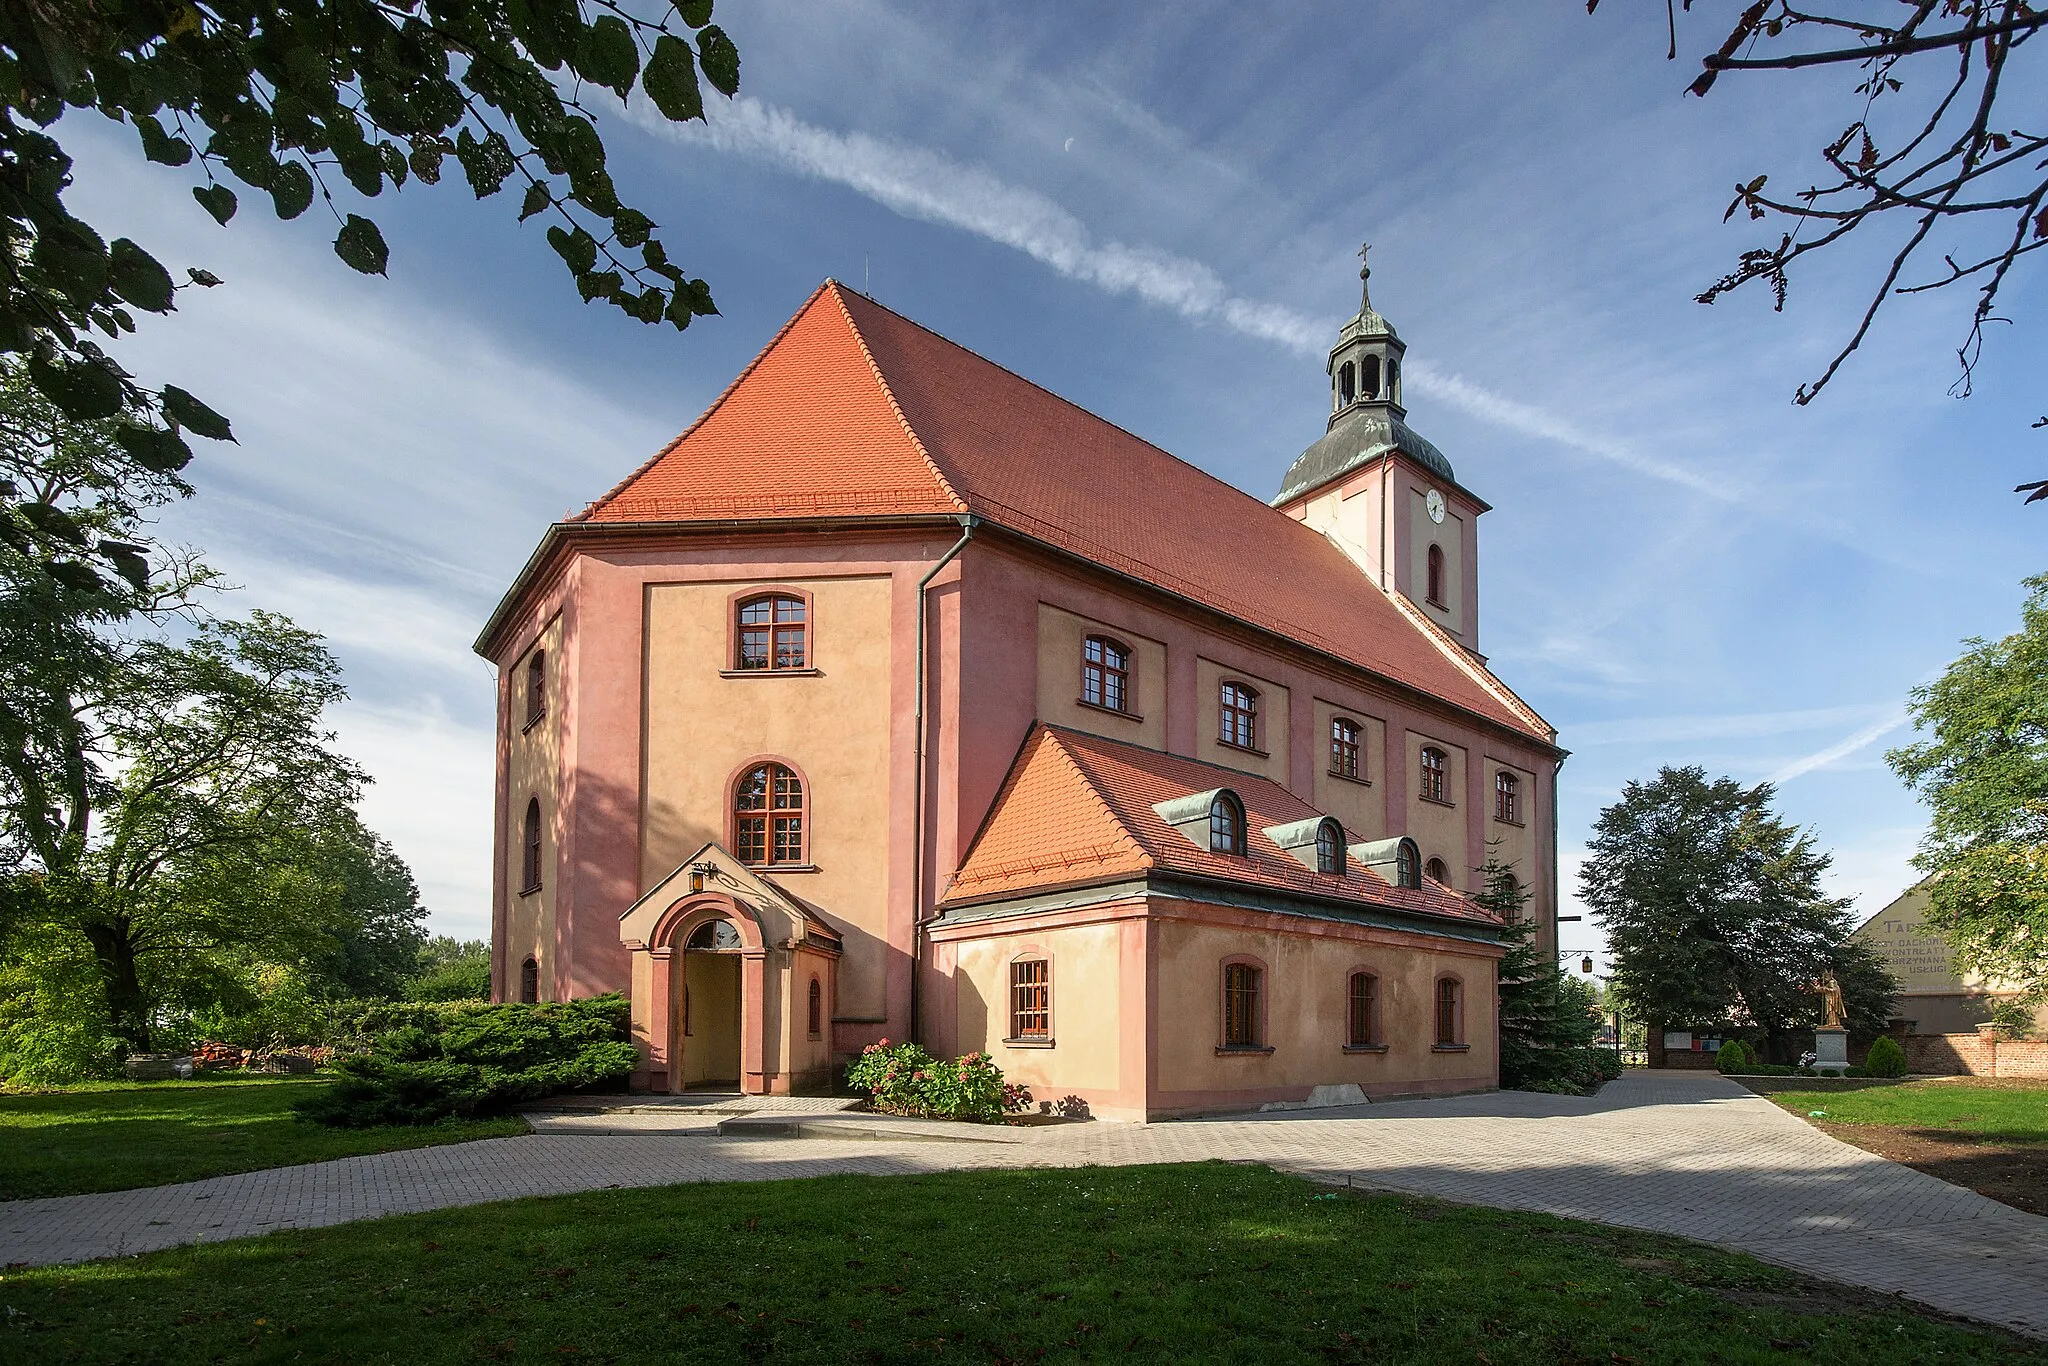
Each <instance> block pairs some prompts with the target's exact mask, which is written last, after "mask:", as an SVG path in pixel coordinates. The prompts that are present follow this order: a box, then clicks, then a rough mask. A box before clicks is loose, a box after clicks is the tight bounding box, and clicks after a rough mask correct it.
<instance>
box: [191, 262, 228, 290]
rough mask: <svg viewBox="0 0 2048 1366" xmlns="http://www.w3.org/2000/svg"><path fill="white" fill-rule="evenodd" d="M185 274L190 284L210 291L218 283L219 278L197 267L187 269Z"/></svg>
mask: <svg viewBox="0 0 2048 1366" xmlns="http://www.w3.org/2000/svg"><path fill="white" fill-rule="evenodd" d="M185 274H186V275H188V276H190V277H191V279H192V283H193V284H195V285H198V286H199V287H200V288H201V289H212V288H213V287H214V286H215V285H217V284H219V283H220V276H218V275H215V274H214V273H213V272H212V271H210V270H201V269H200V268H199V267H198V266H192V267H189V268H188V269H187V270H186V271H185Z"/></svg>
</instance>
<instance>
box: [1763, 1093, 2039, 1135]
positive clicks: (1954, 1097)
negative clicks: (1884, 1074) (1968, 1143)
mask: <svg viewBox="0 0 2048 1366" xmlns="http://www.w3.org/2000/svg"><path fill="white" fill-rule="evenodd" d="M1743 1080H1744V1081H1745V1082H1754V1081H1756V1080H1757V1079H1756V1078H1753V1077H1745V1078H1743ZM1773 1080H1775V1079H1773ZM1780 1084H1781V1085H1782V1084H1783V1083H1780ZM1753 1089H1756V1090H1759V1091H1763V1092H1764V1094H1766V1095H1768V1096H1769V1097H1770V1098H1771V1099H1772V1100H1774V1101H1776V1102H1777V1103H1778V1104H1780V1105H1782V1106H1784V1107H1785V1108H1786V1109H1788V1110H1790V1111H1791V1112H1792V1113H1794V1114H1796V1115H1799V1116H1802V1117H1805V1116H1808V1115H1810V1114H1812V1112H1813V1111H1815V1110H1825V1111H1826V1112H1827V1114H1826V1115H1825V1118H1826V1119H1827V1121H1828V1122H1829V1123H1831V1124H1881V1125H1884V1126H1886V1127H1888V1128H1894V1129H1948V1130H1954V1131H1956V1132H1958V1133H1964V1134H1971V1135H1974V1136H1976V1137H1977V1138H1980V1139H1985V1140H1988V1141H1991V1142H1996V1143H2048V1082H2028V1083H2013V1082H2004V1083H1997V1082H1992V1083H1986V1082H1981V1081H1978V1082H1972V1081H1909V1082H1901V1083H1893V1084H1885V1083H1881V1084H1878V1085H1874V1086H1866V1087H1861V1088H1858V1089H1856V1090H1827V1091H1823V1090H1818V1089H1813V1090H1796V1089H1785V1090H1780V1089H1778V1087H1776V1086H1773V1087H1770V1088H1768V1089H1766V1088H1764V1087H1761V1086H1758V1087H1754V1088H1753Z"/></svg>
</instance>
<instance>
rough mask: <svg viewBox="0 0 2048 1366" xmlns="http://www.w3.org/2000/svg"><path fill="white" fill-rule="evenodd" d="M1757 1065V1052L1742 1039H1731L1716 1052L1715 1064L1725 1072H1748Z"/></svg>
mask: <svg viewBox="0 0 2048 1366" xmlns="http://www.w3.org/2000/svg"><path fill="white" fill-rule="evenodd" d="M1755 1065H1756V1054H1754V1053H1752V1052H1750V1050H1749V1045H1748V1044H1746V1043H1744V1042H1743V1041H1742V1040H1740V1039H1730V1040H1728V1042H1726V1043H1724V1044H1722V1045H1721V1051H1720V1052H1718V1053H1716V1054H1714V1066H1716V1067H1718V1068H1720V1069H1721V1071H1723V1072H1730V1073H1732V1072H1746V1071H1748V1070H1749V1069H1750V1068H1751V1067H1753V1066H1755Z"/></svg>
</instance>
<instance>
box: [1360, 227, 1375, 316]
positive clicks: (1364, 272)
mask: <svg viewBox="0 0 2048 1366" xmlns="http://www.w3.org/2000/svg"><path fill="white" fill-rule="evenodd" d="M1371 250H1372V243H1370V242H1364V243H1361V244H1360V245H1359V248H1358V311H1359V312H1361V313H1364V312H1368V311H1370V310H1371V308H1372V266H1371V265H1369V264H1368V263H1367V262H1366V259H1365V254H1366V253H1367V252H1369V251H1371Z"/></svg>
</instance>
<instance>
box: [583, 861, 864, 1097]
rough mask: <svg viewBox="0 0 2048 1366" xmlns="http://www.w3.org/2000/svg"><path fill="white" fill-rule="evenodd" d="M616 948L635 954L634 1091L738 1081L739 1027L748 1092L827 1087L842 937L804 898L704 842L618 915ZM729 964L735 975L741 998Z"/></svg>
mask: <svg viewBox="0 0 2048 1366" xmlns="http://www.w3.org/2000/svg"><path fill="white" fill-rule="evenodd" d="M728 927H729V928H728ZM619 940H620V942H621V943H623V944H624V945H625V946H626V948H627V949H629V950H630V951H631V953H632V964H633V967H632V983H633V986H632V1008H633V1041H634V1043H636V1044H637V1045H638V1046H639V1048H640V1055H641V1067H640V1069H639V1070H638V1071H636V1072H635V1073H634V1075H633V1085H634V1086H635V1087H636V1088H644V1089H647V1090H654V1091H674V1092H680V1091H682V1090H684V1089H685V1088H686V1087H688V1086H690V1085H693V1084H717V1083H721V1082H723V1083H726V1084H730V1083H731V1082H732V1081H733V1080H735V1079H734V1078H733V1077H732V1076H731V1075H730V1072H731V1070H732V1062H731V1057H732V1046H731V1045H732V1034H733V1031H734V1029H735V1027H736V1028H737V1033H738V1040H737V1042H738V1049H737V1054H738V1057H737V1063H738V1066H737V1070H738V1074H739V1075H738V1077H737V1081H738V1086H739V1089H740V1090H741V1091H744V1092H746V1093H747V1094H749V1095H768V1094H775V1093H788V1092H790V1091H791V1090H795V1089H814V1088H818V1087H823V1086H829V1085H830V1081H831V1063H832V1059H831V1040H830V1039H829V1038H828V1037H826V1034H827V1031H826V1030H825V1028H824V1025H825V1024H826V1023H827V1022H828V1021H829V1018H830V1008H831V1002H832V1000H833V998H834V992H835V989H836V987H837V968H838V962H839V955H840V947H841V944H840V937H839V933H838V932H837V931H836V930H834V929H833V928H832V927H831V926H830V925H828V924H826V923H825V921H824V919H823V918H822V917H821V916H819V915H818V914H817V912H815V911H813V910H812V909H811V908H810V907H809V906H807V905H806V904H804V903H803V902H802V901H799V900H798V899H797V898H796V897H794V896H792V895H791V894H790V893H788V892H786V891H784V890H783V889H782V888H780V887H777V886H776V885H775V884H774V883H772V882H769V881H767V880H766V879H764V878H763V877H761V876H760V875H759V874H758V873H756V872H755V871H754V870H752V869H750V868H748V867H746V866H745V865H744V864H742V863H740V862H739V860H737V859H735V858H734V857H733V856H732V855H731V854H730V853H728V852H727V851H726V850H725V849H723V848H721V847H720V846H718V845H717V844H715V843H712V844H706V845H704V846H703V847H702V848H700V849H699V850H698V851H697V852H696V853H695V854H693V855H691V856H690V858H689V859H688V860H687V861H685V862H684V863H683V864H682V865H681V866H679V867H678V868H677V869H676V870H675V871H674V872H672V873H670V874H669V875H668V876H667V877H665V878H663V879H662V880H661V881H660V882H659V883H657V884H656V885H655V886H654V887H653V889H651V890H650V891H649V892H648V893H647V894H646V895H645V896H643V897H641V898H640V900H639V901H637V902H635V903H634V904H633V905H632V906H631V907H630V908H628V909H627V911H626V912H625V914H624V915H622V916H620V917H619ZM700 955H701V956H702V957H703V958H704V959H713V960H716V961H715V962H705V963H702V964H700V970H699V971H697V972H696V973H695V974H694V982H693V973H692V970H691V960H692V959H693V958H697V957H699V956H700ZM728 962H736V963H737V966H738V972H737V977H738V982H737V997H738V999H737V1001H734V1000H733V999H732V995H733V993H732V990H731V988H730V986H729V985H728V984H729V983H730V982H731V975H730V972H729V970H728V969H725V968H724V967H723V964H724V963H728ZM693 984H694V985H695V986H696V988H697V999H695V1000H694V1001H693V1000H692V999H691V997H690V991H691V988H692V986H693ZM735 1007H736V1009H735ZM735 1016H736V1017H737V1018H736V1019H735ZM693 1049H694V1050H696V1051H695V1052H692V1050H693Z"/></svg>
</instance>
